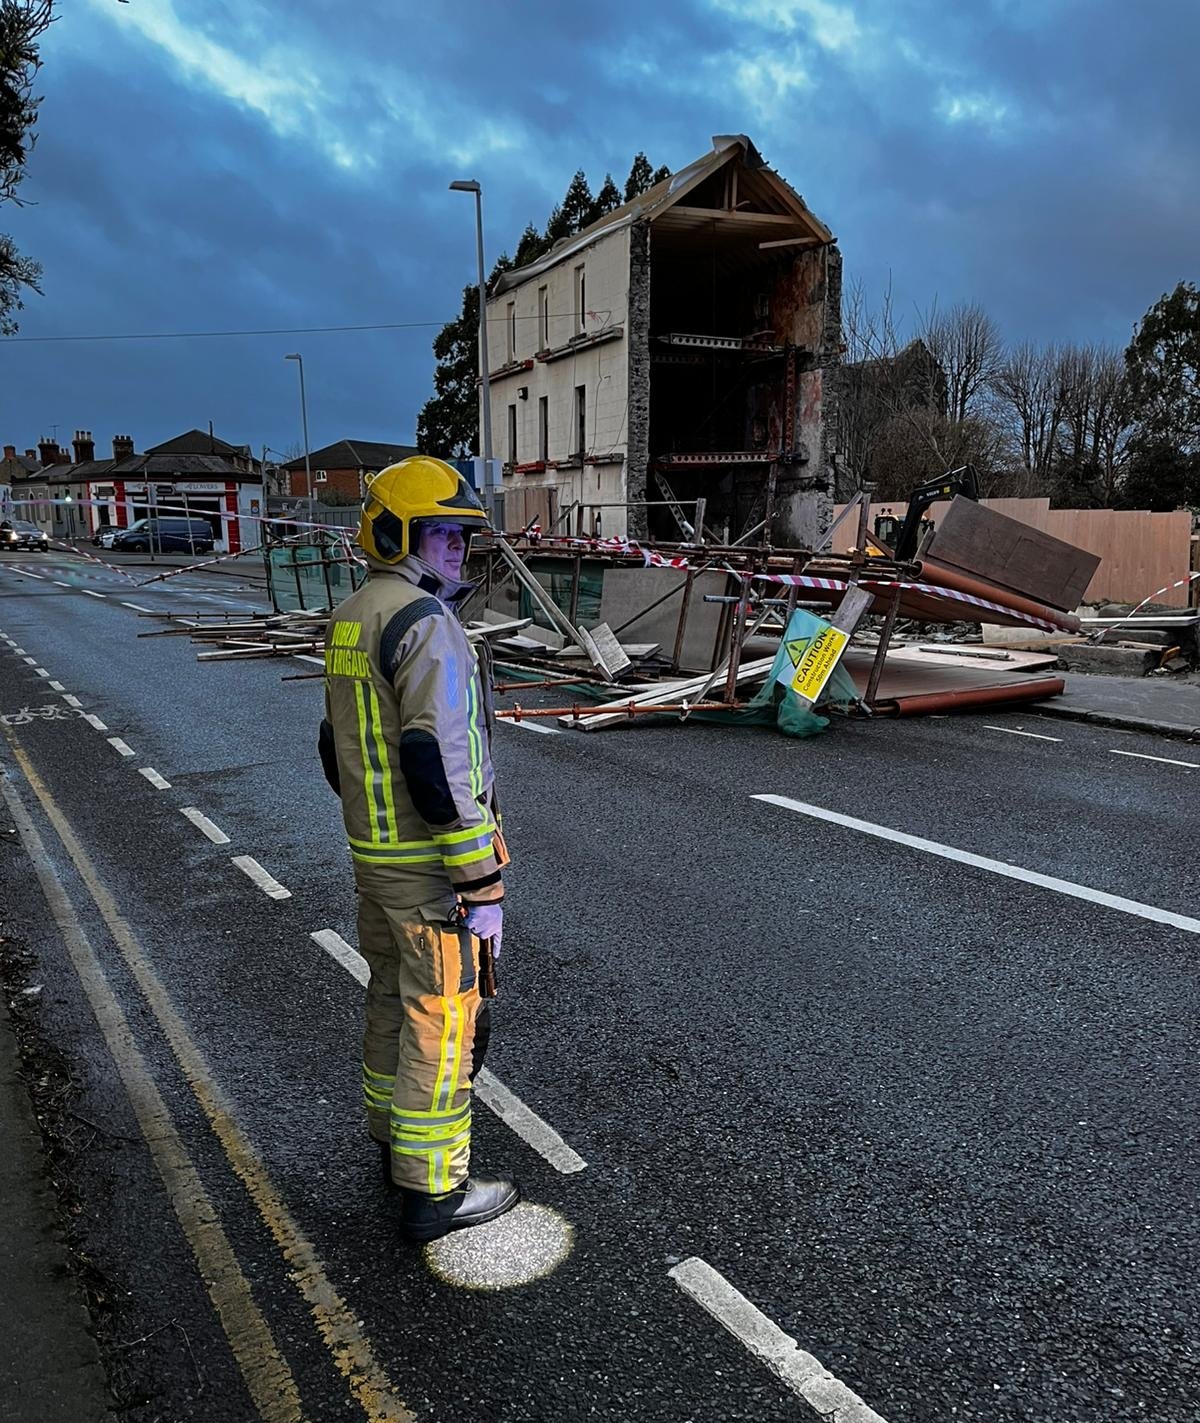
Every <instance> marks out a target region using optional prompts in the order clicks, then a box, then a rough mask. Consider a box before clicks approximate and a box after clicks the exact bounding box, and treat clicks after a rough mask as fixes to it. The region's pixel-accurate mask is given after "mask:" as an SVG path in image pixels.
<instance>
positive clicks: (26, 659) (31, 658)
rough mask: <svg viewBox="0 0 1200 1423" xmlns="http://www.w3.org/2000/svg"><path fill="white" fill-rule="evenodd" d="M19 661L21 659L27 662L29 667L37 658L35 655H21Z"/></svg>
mask: <svg viewBox="0 0 1200 1423" xmlns="http://www.w3.org/2000/svg"><path fill="white" fill-rule="evenodd" d="M21 661H22V662H28V663H29V665H30V667H32V666H33V664H34V663H35V662H36V661H37V658H36V657H22V658H21Z"/></svg>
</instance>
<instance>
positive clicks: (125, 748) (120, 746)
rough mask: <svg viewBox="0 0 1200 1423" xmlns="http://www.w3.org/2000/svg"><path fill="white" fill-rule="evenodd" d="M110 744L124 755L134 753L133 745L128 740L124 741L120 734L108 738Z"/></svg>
mask: <svg viewBox="0 0 1200 1423" xmlns="http://www.w3.org/2000/svg"><path fill="white" fill-rule="evenodd" d="M108 744H109V745H110V746H111V747H112V749H113V750H114V751H119V752H120V753H121V755H122V756H132V755H133V754H134V751H133V747H132V746H130V745H129V743H128V742H126V741H122V740H121V738H120V737H119V736H110V737H109V738H108Z"/></svg>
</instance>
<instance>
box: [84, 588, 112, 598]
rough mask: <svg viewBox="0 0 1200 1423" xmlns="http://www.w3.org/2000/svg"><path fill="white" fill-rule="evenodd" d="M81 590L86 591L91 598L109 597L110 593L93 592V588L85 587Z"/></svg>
mask: <svg viewBox="0 0 1200 1423" xmlns="http://www.w3.org/2000/svg"><path fill="white" fill-rule="evenodd" d="M81 591H82V592H84V593H86V594H87V595H88V597H89V598H107V597H108V594H107V593H96V592H93V591H92V589H91V588H84V589H82V590H81Z"/></svg>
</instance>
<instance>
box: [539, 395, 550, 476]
mask: <svg viewBox="0 0 1200 1423" xmlns="http://www.w3.org/2000/svg"><path fill="white" fill-rule="evenodd" d="M549 458H550V397H549V396H548V395H543V396H542V397H541V398H540V399H539V400H538V459H540V460H548V459H549Z"/></svg>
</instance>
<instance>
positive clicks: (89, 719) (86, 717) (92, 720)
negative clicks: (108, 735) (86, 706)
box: [82, 712, 108, 731]
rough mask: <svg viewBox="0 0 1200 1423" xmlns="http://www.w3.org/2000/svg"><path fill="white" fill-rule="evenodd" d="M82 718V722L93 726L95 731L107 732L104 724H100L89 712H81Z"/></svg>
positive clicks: (96, 717) (98, 719)
mask: <svg viewBox="0 0 1200 1423" xmlns="http://www.w3.org/2000/svg"><path fill="white" fill-rule="evenodd" d="M82 716H83V719H84V721H86V722H87V724H88V725H89V726H94V727H95V728H96V730H97V731H107V730H108V727H107V726H106V725H105V724H104V722H102V721H101V720H100V718H99V717H98V716H94V715H93V714H92V713H91V712H83V713H82Z"/></svg>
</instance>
